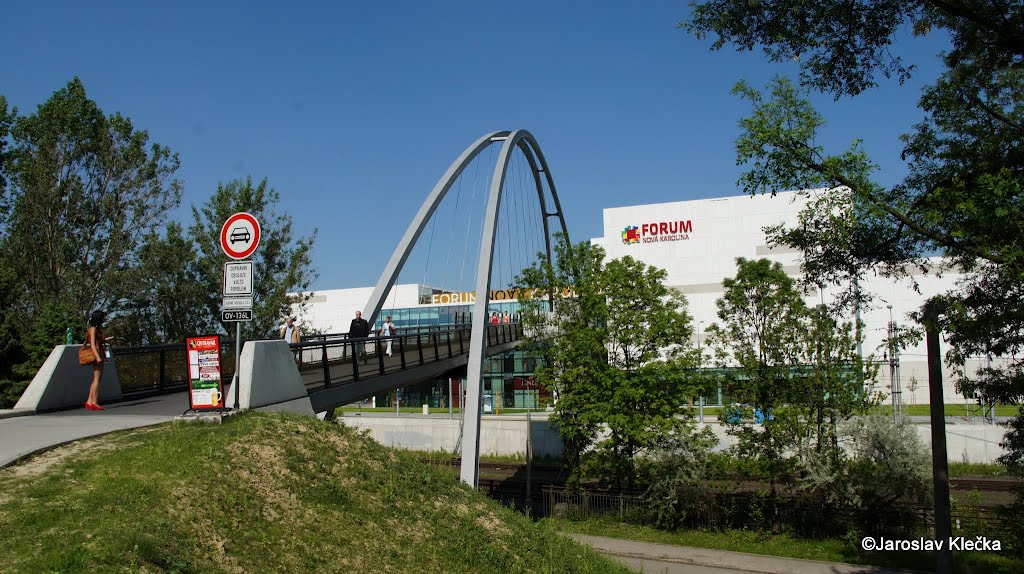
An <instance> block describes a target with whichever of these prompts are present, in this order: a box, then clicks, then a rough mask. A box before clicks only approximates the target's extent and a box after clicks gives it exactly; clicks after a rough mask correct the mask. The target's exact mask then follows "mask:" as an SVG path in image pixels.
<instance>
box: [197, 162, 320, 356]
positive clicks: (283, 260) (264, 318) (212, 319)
mask: <svg viewBox="0 0 1024 574" xmlns="http://www.w3.org/2000/svg"><path fill="white" fill-rule="evenodd" d="M280 201H281V196H280V194H278V192H277V191H276V190H274V189H273V188H271V187H269V186H268V185H267V180H266V179H263V180H261V181H260V182H259V183H258V184H256V185H253V181H252V178H251V177H249V178H246V179H245V180H244V181H242V180H237V179H236V180H232V181H230V182H228V183H227V184H223V185H218V186H217V191H216V193H214V194H213V195H212V196H211V197H210V199H209V200H208V201H207V202H206V204H204V205H203V206H202V207H198V208H197V207H193V208H192V214H193V218H194V222H193V224H192V226H191V227H190V229H189V235H190V236H191V237H192V238H194V240H195V242H196V244H195V249H196V254H197V255H196V256H197V260H196V274H197V275H198V278H199V280H200V281H201V283H202V285H203V286H204V287H205V291H204V294H205V296H198V297H197V298H198V300H199V301H200V302H201V303H202V304H203V307H202V308H196V309H193V310H192V311H193V316H194V319H193V320H192V327H191V328H192V330H193V332H211V333H212V332H227V333H229V334H231V333H233V332H234V328H233V327H234V325H223V324H221V323H220V300H221V292H222V289H223V280H224V263H225V262H227V261H228V259H227V257H226V256H225V255H224V253H223V251H222V250H221V247H220V229H221V226H222V225H223V224H224V222H225V221H226V220H227V218H228V217H230V216H231V215H233V214H235V213H238V212H243V211H244V212H247V213H250V214H252V215H253V216H255V217H256V219H257V220H259V222H260V230H261V239H260V245H259V248H258V249H257V250H256V253H255V254H254V255H253V257H252V260H253V262H254V265H253V275H254V277H253V320H252V321H251V322H249V323H243V324H242V336H243V337H245V338H246V339H264V338H269V337H276V336H277V331H278V328H280V326H281V322H282V321H283V318H284V317H285V316H287V315H289V314H291V313H293V308H294V306H298V307H299V308H301V307H302V306H303V305H304V304H305V302H306V301H308V300H309V297H310V294H309V293H306V294H305V295H302V294H299V293H300V292H306V291H308V290H309V286H310V284H311V283H312V282H313V280H314V279H315V278H316V272H315V271H314V270H313V269H312V260H311V259H310V252H311V250H312V248H313V241H314V240H315V239H316V230H314V231H313V235H312V236H310V237H300V238H297V239H296V238H294V237H293V236H292V219H291V217H290V216H288V215H286V214H282V213H279V212H278V211H277V205H278V203H280ZM228 327H232V328H231V329H228Z"/></svg>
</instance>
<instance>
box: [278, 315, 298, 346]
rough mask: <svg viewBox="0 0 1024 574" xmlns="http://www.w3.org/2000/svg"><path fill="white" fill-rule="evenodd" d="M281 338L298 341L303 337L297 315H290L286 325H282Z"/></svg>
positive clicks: (293, 341)
mask: <svg viewBox="0 0 1024 574" xmlns="http://www.w3.org/2000/svg"><path fill="white" fill-rule="evenodd" d="M281 338H282V339H284V340H285V341H288V342H289V343H298V342H299V341H300V340H301V339H302V334H301V333H300V332H299V327H298V325H296V324H295V317H288V319H287V321H286V322H285V324H284V327H281Z"/></svg>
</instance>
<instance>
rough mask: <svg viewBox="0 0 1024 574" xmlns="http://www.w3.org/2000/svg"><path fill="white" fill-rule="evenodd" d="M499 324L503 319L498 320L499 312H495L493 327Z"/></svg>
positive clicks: (492, 316) (492, 319) (492, 321)
mask: <svg viewBox="0 0 1024 574" xmlns="http://www.w3.org/2000/svg"><path fill="white" fill-rule="evenodd" d="M498 323H501V319H499V318H498V312H497V311H495V312H493V313H491V325H497V324H498Z"/></svg>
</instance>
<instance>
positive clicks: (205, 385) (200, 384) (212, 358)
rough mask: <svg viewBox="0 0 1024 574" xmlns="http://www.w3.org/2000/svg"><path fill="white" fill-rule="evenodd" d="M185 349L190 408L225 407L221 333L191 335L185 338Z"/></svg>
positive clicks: (196, 409) (195, 409)
mask: <svg viewBox="0 0 1024 574" xmlns="http://www.w3.org/2000/svg"><path fill="white" fill-rule="evenodd" d="M185 350H186V356H187V357H188V359H187V360H188V380H189V389H188V407H189V409H191V410H194V411H198V410H204V409H223V408H224V388H223V386H222V384H221V376H220V366H221V362H220V335H209V336H206V337H189V338H187V339H186V340H185Z"/></svg>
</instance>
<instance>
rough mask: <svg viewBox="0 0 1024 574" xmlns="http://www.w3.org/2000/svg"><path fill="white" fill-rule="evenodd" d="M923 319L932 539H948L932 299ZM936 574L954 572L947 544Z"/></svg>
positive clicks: (946, 475) (943, 439)
mask: <svg viewBox="0 0 1024 574" xmlns="http://www.w3.org/2000/svg"><path fill="white" fill-rule="evenodd" d="M922 311H923V315H924V317H923V323H924V328H925V333H927V338H926V341H927V348H928V387H929V388H928V396H929V400H930V401H931V405H930V407H931V423H932V480H933V485H934V494H935V539H936V540H944V541H948V540H949V539H950V537H952V535H953V529H952V525H951V523H950V508H949V460H948V454H947V453H946V414H945V412H944V411H945V402H944V401H943V398H942V355H941V354H940V350H939V335H940V334H939V311H938V309H936V304H935V302H934V301H928V302H927V303H925V305H924V309H922ZM935 572H936V574H952V573H953V552H952V550H951V549H950V548H949V544H945V545H943V546H942V547H941V548H940V549H939V551H938V556H937V561H936V566H935Z"/></svg>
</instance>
